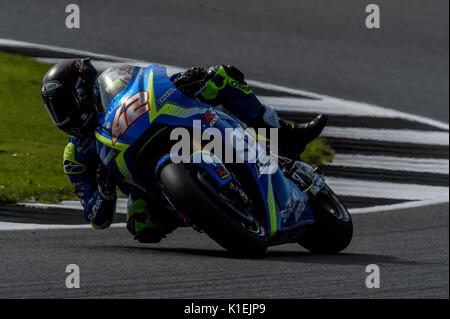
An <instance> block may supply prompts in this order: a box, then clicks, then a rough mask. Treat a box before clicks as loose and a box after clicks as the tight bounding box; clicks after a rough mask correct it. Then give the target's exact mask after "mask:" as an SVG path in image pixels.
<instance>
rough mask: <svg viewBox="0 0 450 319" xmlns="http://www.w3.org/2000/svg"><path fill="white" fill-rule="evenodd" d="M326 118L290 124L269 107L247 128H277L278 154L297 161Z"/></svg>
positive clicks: (318, 133)
mask: <svg viewBox="0 0 450 319" xmlns="http://www.w3.org/2000/svg"><path fill="white" fill-rule="evenodd" d="M327 120H328V117H327V116H326V115H325V114H322V115H319V116H317V117H316V118H315V119H313V120H312V121H310V122H307V123H301V124H297V123H290V122H288V121H286V120H284V119H282V118H280V117H279V116H278V114H277V112H276V111H275V109H274V108H273V107H271V106H266V107H265V108H264V111H263V112H261V113H260V114H259V115H258V116H257V117H256V118H255V120H254V121H253V122H252V123H250V125H249V126H251V127H254V128H257V127H265V128H278V129H279V130H278V148H279V153H280V154H282V155H285V156H287V157H290V158H293V159H298V157H299V156H300V154H302V153H303V151H304V150H305V147H306V145H308V144H309V143H310V142H311V141H312V140H314V139H315V138H317V137H318V136H319V135H320V133H321V132H322V130H323V129H324V127H325V125H326V124H327Z"/></svg>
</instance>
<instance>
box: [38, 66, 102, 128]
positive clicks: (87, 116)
mask: <svg viewBox="0 0 450 319" xmlns="http://www.w3.org/2000/svg"><path fill="white" fill-rule="evenodd" d="M97 75H98V72H97V70H96V69H95V68H94V66H93V65H92V64H91V62H90V60H89V59H75V60H67V61H62V62H59V63H57V64H55V65H54V66H52V67H51V68H50V70H48V72H47V73H46V74H45V76H44V78H43V80H42V88H41V95H42V101H43V103H44V106H45V108H46V109H47V112H48V114H49V115H50V117H51V118H52V121H53V123H54V124H55V125H56V126H57V127H58V128H59V129H61V130H62V131H64V132H65V133H66V134H69V135H72V136H80V135H82V134H87V133H92V132H93V131H94V130H95V128H96V127H97V108H96V105H95V99H94V96H93V87H94V82H95V80H96V78H97Z"/></svg>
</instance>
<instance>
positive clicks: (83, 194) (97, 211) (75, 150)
mask: <svg viewBox="0 0 450 319" xmlns="http://www.w3.org/2000/svg"><path fill="white" fill-rule="evenodd" d="M98 166H99V159H98V156H97V153H96V151H95V144H94V143H92V142H90V141H88V140H81V141H80V139H77V138H73V137H71V138H70V140H69V144H67V146H66V148H65V150H64V172H65V173H66V174H67V176H68V177H69V179H70V181H71V182H72V184H73V186H74V188H75V193H76V194H77V196H78V197H79V199H80V202H81V205H82V206H83V208H84V217H85V219H86V220H87V221H88V222H90V224H91V226H92V227H94V228H96V229H104V228H107V227H109V225H111V223H112V221H113V218H114V213H115V210H116V196H115V191H114V192H113V194H112V192H111V191H110V192H109V193H108V192H107V195H105V193H104V192H102V193H101V188H100V189H99V186H98V183H97V179H98V177H97V175H98ZM114 189H115V188H114ZM102 194H103V195H102ZM105 197H106V198H105Z"/></svg>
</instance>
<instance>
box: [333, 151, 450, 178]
mask: <svg viewBox="0 0 450 319" xmlns="http://www.w3.org/2000/svg"><path fill="white" fill-rule="evenodd" d="M327 165H328V166H339V167H362V168H376V169H384V170H391V171H407V172H419V173H434V174H447V175H448V174H449V161H448V160H447V159H434V158H409V157H394V156H372V155H361V154H334V159H333V161H332V162H331V163H328V164H327Z"/></svg>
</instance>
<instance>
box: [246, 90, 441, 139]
mask: <svg viewBox="0 0 450 319" xmlns="http://www.w3.org/2000/svg"><path fill="white" fill-rule="evenodd" d="M248 82H249V83H258V84H259V85H260V87H263V88H271V87H273V85H271V84H267V83H262V82H255V81H248ZM263 85H264V86H263ZM254 86H257V85H254ZM289 91H290V90H289ZM293 91H296V90H293ZM297 91H298V90H297ZM300 92H304V91H300ZM300 92H299V93H300ZM304 95H305V96H307V94H304ZM314 96H315V97H319V98H320V100H308V99H302V98H296V97H277V96H261V97H259V98H260V99H261V101H263V102H264V103H265V104H270V105H276V108H277V109H278V110H282V111H297V112H298V111H301V112H307V113H327V114H335V115H348V116H366V117H375V118H398V119H404V120H408V121H413V122H417V123H422V124H427V125H430V126H434V127H436V128H439V129H444V130H448V129H449V125H448V123H445V122H441V121H436V120H433V119H430V118H427V117H424V116H420V115H414V114H409V113H404V112H400V111H396V110H393V109H389V108H385V107H381V106H377V105H372V104H367V103H363V102H356V101H350V100H344V99H339V98H333V97H330V96H326V95H320V94H314Z"/></svg>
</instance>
